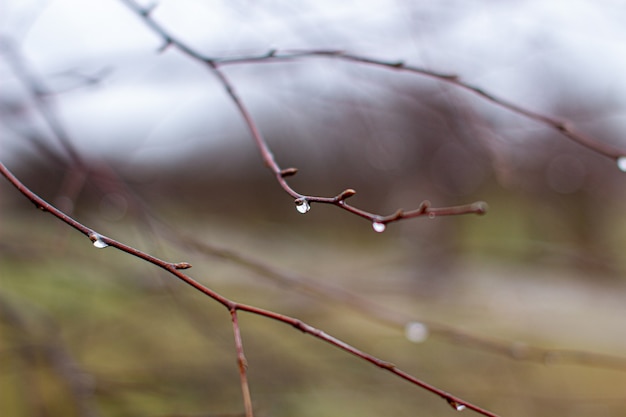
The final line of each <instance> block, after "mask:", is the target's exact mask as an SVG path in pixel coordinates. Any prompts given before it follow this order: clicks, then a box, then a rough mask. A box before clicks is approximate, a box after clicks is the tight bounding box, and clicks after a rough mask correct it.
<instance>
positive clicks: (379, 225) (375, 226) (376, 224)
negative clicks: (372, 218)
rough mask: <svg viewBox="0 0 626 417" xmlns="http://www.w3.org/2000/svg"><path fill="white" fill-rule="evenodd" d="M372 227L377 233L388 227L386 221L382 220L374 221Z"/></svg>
mask: <svg viewBox="0 0 626 417" xmlns="http://www.w3.org/2000/svg"><path fill="white" fill-rule="evenodd" d="M372 228H373V229H374V231H375V232H377V233H382V232H384V231H385V229H386V228H387V226H386V225H385V223H381V222H373V223H372Z"/></svg>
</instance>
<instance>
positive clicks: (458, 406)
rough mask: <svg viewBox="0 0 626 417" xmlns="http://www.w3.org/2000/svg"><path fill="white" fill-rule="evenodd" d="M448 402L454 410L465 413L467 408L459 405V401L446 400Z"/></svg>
mask: <svg viewBox="0 0 626 417" xmlns="http://www.w3.org/2000/svg"><path fill="white" fill-rule="evenodd" d="M446 401H448V404H450V406H451V407H452V408H454V409H455V410H456V411H463V410H465V408H466V407H465V405H463V404H461V403H459V402H457V401H454V400H452V399H450V398H448V399H446Z"/></svg>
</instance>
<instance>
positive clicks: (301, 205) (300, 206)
mask: <svg viewBox="0 0 626 417" xmlns="http://www.w3.org/2000/svg"><path fill="white" fill-rule="evenodd" d="M296 210H298V212H300V213H302V214H305V213H308V212H309V210H311V205H310V204H309V202H308V201H307V200H306V198H298V199H297V200H296Z"/></svg>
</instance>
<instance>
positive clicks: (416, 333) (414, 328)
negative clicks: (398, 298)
mask: <svg viewBox="0 0 626 417" xmlns="http://www.w3.org/2000/svg"><path fill="white" fill-rule="evenodd" d="M404 335H405V336H406V338H407V339H408V340H409V341H410V342H413V343H422V342H423V341H425V340H426V339H427V338H428V327H427V326H426V325H425V324H424V323H420V322H419V321H412V322H409V323H407V324H406V326H405V328H404Z"/></svg>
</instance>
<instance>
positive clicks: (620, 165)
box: [617, 156, 626, 172]
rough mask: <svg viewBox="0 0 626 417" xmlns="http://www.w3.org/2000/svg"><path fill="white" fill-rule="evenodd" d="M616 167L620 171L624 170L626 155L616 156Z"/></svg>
mask: <svg viewBox="0 0 626 417" xmlns="http://www.w3.org/2000/svg"><path fill="white" fill-rule="evenodd" d="M617 167H618V168H619V170H620V171H622V172H626V156H620V157H619V158H617Z"/></svg>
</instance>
